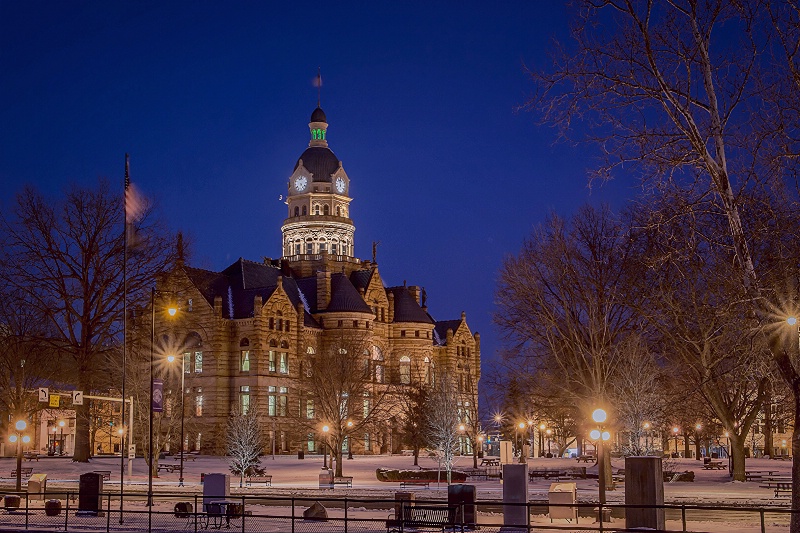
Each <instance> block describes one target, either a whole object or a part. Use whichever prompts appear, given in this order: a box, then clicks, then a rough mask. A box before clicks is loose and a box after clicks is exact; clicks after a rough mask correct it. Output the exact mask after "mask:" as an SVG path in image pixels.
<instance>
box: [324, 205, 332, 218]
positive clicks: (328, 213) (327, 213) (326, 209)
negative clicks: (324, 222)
mask: <svg viewBox="0 0 800 533" xmlns="http://www.w3.org/2000/svg"><path fill="white" fill-rule="evenodd" d="M322 213H323V214H325V215H330V214H331V208H330V207H329V206H328V204H325V207H323V208H322Z"/></svg>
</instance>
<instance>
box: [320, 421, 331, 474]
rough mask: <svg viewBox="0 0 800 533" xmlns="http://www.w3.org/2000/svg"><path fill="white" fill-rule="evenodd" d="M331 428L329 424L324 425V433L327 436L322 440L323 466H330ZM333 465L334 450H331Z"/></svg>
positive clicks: (325, 467)
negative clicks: (329, 436)
mask: <svg viewBox="0 0 800 533" xmlns="http://www.w3.org/2000/svg"><path fill="white" fill-rule="evenodd" d="M330 429H331V428H329V427H328V426H322V434H323V435H325V438H324V439H323V440H322V468H324V469H326V470H327V468H328V431H330ZM331 466H333V450H331Z"/></svg>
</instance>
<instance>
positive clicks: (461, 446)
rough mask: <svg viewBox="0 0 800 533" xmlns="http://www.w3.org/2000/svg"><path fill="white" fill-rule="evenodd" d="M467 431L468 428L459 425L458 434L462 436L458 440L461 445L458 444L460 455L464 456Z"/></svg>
mask: <svg viewBox="0 0 800 533" xmlns="http://www.w3.org/2000/svg"><path fill="white" fill-rule="evenodd" d="M466 429H467V427H466V426H465V425H464V424H459V425H458V432H459V433H460V434H461V436H460V437H459V439H458V440H459V443H458V452H459V455H464V432H465V431H466Z"/></svg>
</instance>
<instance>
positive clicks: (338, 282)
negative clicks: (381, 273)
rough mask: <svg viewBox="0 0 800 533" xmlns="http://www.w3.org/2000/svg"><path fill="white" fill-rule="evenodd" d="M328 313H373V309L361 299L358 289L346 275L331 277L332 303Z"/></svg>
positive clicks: (329, 305)
mask: <svg viewBox="0 0 800 533" xmlns="http://www.w3.org/2000/svg"><path fill="white" fill-rule="evenodd" d="M326 311H328V312H356V313H372V309H371V308H370V307H369V306H368V305H367V303H366V302H365V301H364V298H362V297H361V294H360V293H359V292H358V289H356V288H355V287H354V286H353V284H352V283H351V282H350V280H349V279H347V276H345V275H344V274H333V275H332V276H331V301H330V303H329V304H328V308H327V309H326Z"/></svg>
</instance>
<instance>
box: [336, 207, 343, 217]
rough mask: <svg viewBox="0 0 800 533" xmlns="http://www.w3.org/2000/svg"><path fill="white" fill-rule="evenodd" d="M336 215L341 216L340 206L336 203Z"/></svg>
mask: <svg viewBox="0 0 800 533" xmlns="http://www.w3.org/2000/svg"><path fill="white" fill-rule="evenodd" d="M336 216H337V217H340V216H342V208H341V207H340V206H338V205H337V206H336Z"/></svg>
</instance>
